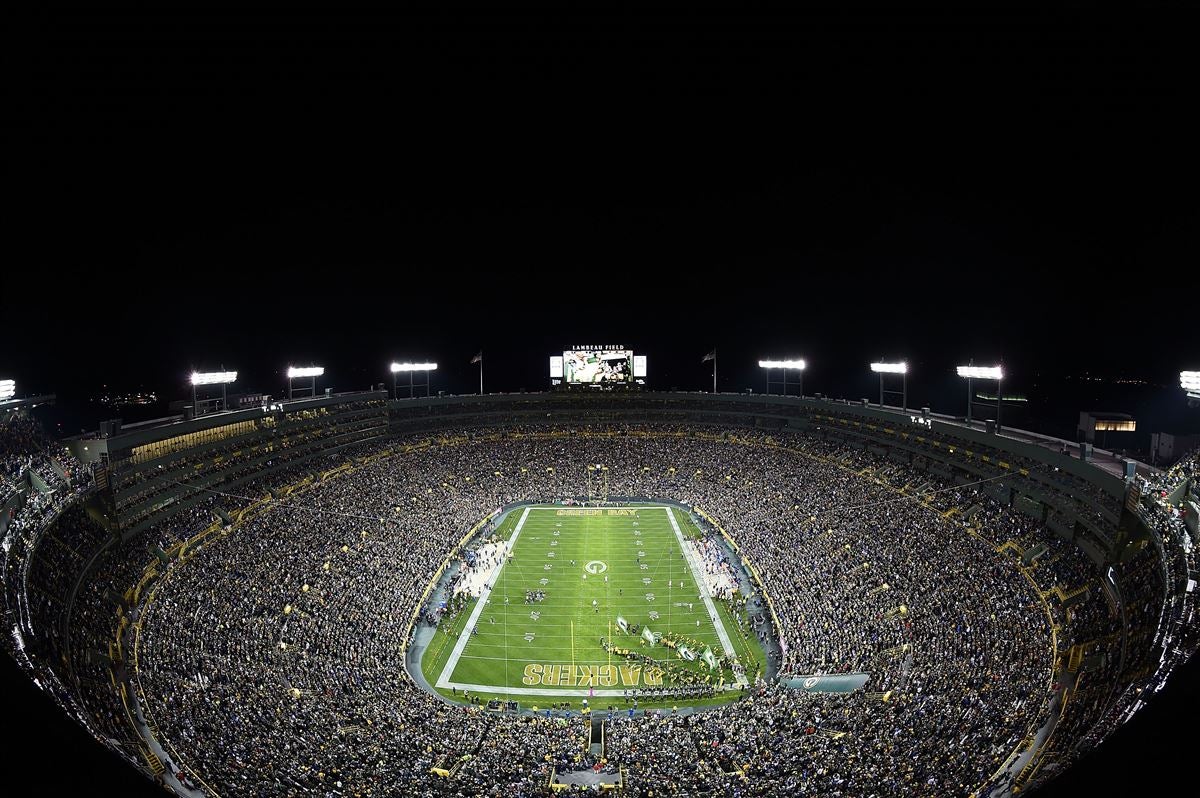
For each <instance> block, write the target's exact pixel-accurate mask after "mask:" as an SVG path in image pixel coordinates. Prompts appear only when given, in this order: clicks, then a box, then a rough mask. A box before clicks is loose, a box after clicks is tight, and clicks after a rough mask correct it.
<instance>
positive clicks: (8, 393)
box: [0, 380, 17, 402]
mask: <svg viewBox="0 0 1200 798" xmlns="http://www.w3.org/2000/svg"><path fill="white" fill-rule="evenodd" d="M16 395H17V383H16V381H15V380H0V402H6V401H8V400H9V399H12V398H13V397H14V396H16Z"/></svg>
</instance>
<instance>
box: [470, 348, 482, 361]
mask: <svg viewBox="0 0 1200 798" xmlns="http://www.w3.org/2000/svg"><path fill="white" fill-rule="evenodd" d="M482 362H483V350H482V349H480V350H479V351H478V352H476V353H475V357H473V358H471V363H482Z"/></svg>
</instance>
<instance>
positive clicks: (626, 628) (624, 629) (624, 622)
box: [617, 615, 629, 634]
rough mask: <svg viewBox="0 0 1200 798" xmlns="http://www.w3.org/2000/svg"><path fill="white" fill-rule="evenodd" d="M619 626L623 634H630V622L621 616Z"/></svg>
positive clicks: (618, 620) (618, 619)
mask: <svg viewBox="0 0 1200 798" xmlns="http://www.w3.org/2000/svg"><path fill="white" fill-rule="evenodd" d="M617 626H619V627H620V628H621V631H622V632H624V633H625V634H629V621H627V620H625V619H624V618H622V617H621V616H620V615H618V616H617Z"/></svg>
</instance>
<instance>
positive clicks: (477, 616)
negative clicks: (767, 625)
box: [422, 505, 763, 706]
mask: <svg viewBox="0 0 1200 798" xmlns="http://www.w3.org/2000/svg"><path fill="white" fill-rule="evenodd" d="M699 534H700V533H699V530H698V529H697V528H696V527H695V525H694V524H693V523H692V521H691V519H690V518H689V516H688V513H687V512H686V511H683V510H681V509H679V508H676V507H669V506H666V505H635V506H632V507H623V508H565V507H557V506H556V507H546V506H534V507H527V508H517V509H515V510H512V511H510V512H509V513H508V514H507V515H506V517H505V518H504V520H503V522H502V523H501V524H500V526H499V528H498V529H497V531H496V537H498V538H501V539H504V540H510V539H513V538H514V537H515V540H514V541H513V543H512V550H511V551H512V555H511V557H509V558H508V559H507V561H506V562H505V563H503V564H502V565H500V566H499V567H497V568H496V569H495V570H494V571H492V573H491V574H490V576H489V578H488V580H487V581H488V583H489V584H491V585H492V588H491V590H484V591H483V596H482V598H481V599H479V600H474V599H472V600H470V601H469V603H468V604H467V606H466V608H465V609H464V610H463V611H462V612H460V613H459V615H458V616H457V617H456V618H454V619H453V620H450V621H443V623H442V627H441V628H439V630H438V632H437V634H436V635H435V636H434V638H433V640H432V642H431V643H430V644H429V646H428V648H427V649H426V651H425V654H424V656H423V660H422V668H423V671H424V674H425V677H426V679H427V680H428V681H429V682H430V683H431V684H433V685H435V686H436V688H437V689H438V690H439V692H442V693H443V694H445V695H448V696H457V697H458V698H460V699H461V697H462V695H463V693H464V692H465V691H467V690H469V691H470V692H471V693H472V694H477V695H481V697H485V698H513V699H516V700H519V701H520V702H521V703H522V704H523V705H526V706H529V705H537V704H539V703H541V704H543V705H545V704H549V703H563V702H568V703H570V704H572V705H573V706H579V705H580V704H581V703H582V699H583V698H589V699H591V703H592V705H596V706H607V705H610V704H621V703H622V698H623V695H624V692H625V691H626V690H628V689H634V688H645V687H648V686H654V685H656V684H663V685H667V686H669V685H671V684H672V681H671V679H670V677H669V676H667V675H661V674H659V673H658V671H657V669H656V668H654V667H652V666H648V665H646V663H644V662H640V661H637V660H635V659H630V658H626V657H622V656H621V655H619V654H616V653H610V652H606V651H605V650H604V648H603V647H602V645H601V638H602V637H603V638H607V639H609V640H611V641H612V643H613V645H615V646H616V647H618V648H623V649H627V650H632V651H636V652H638V653H639V654H645V655H648V656H649V657H651V658H652V659H654V660H656V661H658V662H661V663H664V664H666V663H668V662H669V663H671V664H672V666H673V667H674V668H675V669H676V670H679V669H683V670H689V671H692V672H694V673H695V674H696V675H697V676H698V677H700V678H703V677H704V676H707V675H710V674H713V673H714V671H712V670H710V669H709V668H708V667H707V666H705V665H704V664H703V663H702V662H700V660H699V658H697V660H696V661H695V662H686V661H684V660H681V659H680V658H679V657H678V656H677V654H676V651H675V650H672V649H669V648H667V647H665V646H663V645H661V644H660V645H656V646H651V645H649V644H648V643H647V642H645V641H643V639H642V637H641V636H640V635H634V634H629V633H626V632H623V631H621V629H620V628H619V625H618V623H617V619H618V617H620V618H623V619H624V620H625V621H626V622H627V623H628V624H630V625H633V624H637V625H639V626H642V627H647V626H648V627H649V628H650V629H651V630H652V631H653V632H654V633H656V634H662V633H672V634H673V635H675V636H677V637H680V638H684V637H686V638H688V639H690V640H692V641H694V645H692V648H693V649H694V650H695V651H696V653H697V654H698V655H699V654H702V653H703V651H704V650H705V648H706V647H707V648H710V649H711V650H712V652H713V654H714V655H715V656H717V657H721V656H722V655H723V654H725V653H731V654H732V655H733V656H735V657H736V658H737V659H738V660H739V662H741V663H742V664H743V665H745V666H746V670H747V672H748V673H749V674H750V675H751V677H752V676H753V674H754V671H755V669H756V667H757V666H758V665H759V664H760V663H761V662H762V659H763V654H762V649H761V647H760V646H759V644H758V641H757V639H756V638H755V637H754V635H753V634H750V635H748V636H744V635H743V634H742V633H741V631H740V630H739V627H738V624H737V623H736V622H735V620H734V613H735V612H738V611H737V610H735V609H733V608H731V607H730V605H729V604H728V603H726V602H723V601H720V600H718V599H715V598H714V599H710V600H709V601H710V602H711V605H710V603H709V602H706V601H705V599H704V597H702V595H701V593H702V591H701V590H700V589H699V588H698V585H697V581H696V575H695V573H694V570H693V565H694V564H693V563H691V562H690V561H689V558H688V557H686V556H685V555H684V551H683V547H681V545H680V541H681V539H686V538H688V537H695V536H698V535H699ZM536 590H541V591H544V592H545V598H544V599H543V600H540V601H533V602H528V601H527V595H526V594H527V591H536ZM703 592H704V593H705V594H706V595H707V591H703ZM710 606H711V611H710ZM714 616H715V617H714ZM743 618H744V613H743ZM722 632H723V635H724V640H722ZM723 674H724V680H725V681H726V682H733V678H734V677H733V674H732V673H731V671H730V670H725V671H724V672H723ZM659 678H661V681H659ZM735 695H736V692H735V691H730V692H729V693H728V694H727V695H718V696H717V697H713V698H708V699H703V700H695V701H689V702H688V703H689V704H712V703H721V702H723V701H726V700H731V699H732V698H733V697H734V696H735ZM641 703H645V702H644V701H643V702H641Z"/></svg>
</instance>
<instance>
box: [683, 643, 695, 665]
mask: <svg viewBox="0 0 1200 798" xmlns="http://www.w3.org/2000/svg"><path fill="white" fill-rule="evenodd" d="M679 656H681V657H683V658H684V659H685V660H687V661H688V662H695V661H696V652H695V651H692V650H691V649H690V648H688V647H687V646H680V647H679Z"/></svg>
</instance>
